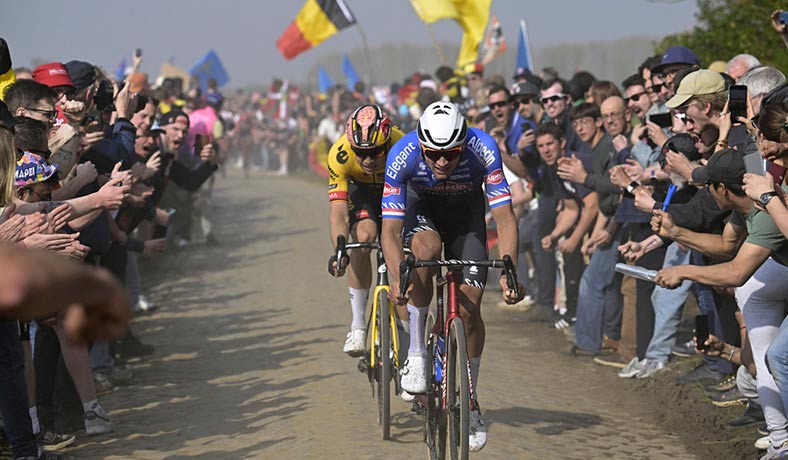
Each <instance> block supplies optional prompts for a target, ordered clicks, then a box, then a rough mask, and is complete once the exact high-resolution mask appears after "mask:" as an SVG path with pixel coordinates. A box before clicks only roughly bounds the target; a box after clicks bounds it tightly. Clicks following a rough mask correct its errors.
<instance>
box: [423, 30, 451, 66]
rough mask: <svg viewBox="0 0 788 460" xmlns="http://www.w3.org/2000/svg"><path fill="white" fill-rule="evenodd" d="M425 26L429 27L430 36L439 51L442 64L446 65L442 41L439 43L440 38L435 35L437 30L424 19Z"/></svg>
mask: <svg viewBox="0 0 788 460" xmlns="http://www.w3.org/2000/svg"><path fill="white" fill-rule="evenodd" d="M422 23H423V24H424V27H426V28H427V33H428V34H430V38H431V39H432V44H433V45H435V50H436V51H437V52H438V58H439V59H440V61H441V65H446V55H445V54H443V49H441V45H440V43H438V38H437V37H436V36H435V32H433V31H432V28H431V27H430V25H429V24H427V23H426V22H424V21H422Z"/></svg>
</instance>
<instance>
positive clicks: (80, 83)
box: [66, 61, 96, 89]
mask: <svg viewBox="0 0 788 460" xmlns="http://www.w3.org/2000/svg"><path fill="white" fill-rule="evenodd" d="M66 70H68V76H69V77H71V81H72V82H73V83H74V88H76V89H83V88H87V87H88V86H90V85H92V84H93V83H95V82H96V68H95V67H93V65H92V64H90V63H89V62H85V61H68V62H66Z"/></svg>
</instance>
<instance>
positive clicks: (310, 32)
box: [276, 0, 356, 60]
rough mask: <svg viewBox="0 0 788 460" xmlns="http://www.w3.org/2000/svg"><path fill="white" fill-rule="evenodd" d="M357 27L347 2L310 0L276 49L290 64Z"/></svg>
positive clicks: (277, 43)
mask: <svg viewBox="0 0 788 460" xmlns="http://www.w3.org/2000/svg"><path fill="white" fill-rule="evenodd" d="M355 23H356V18H355V16H353V13H352V12H351V11H350V8H348V6H347V4H346V3H345V2H344V0H307V1H306V3H305V4H304V6H303V7H302V8H301V11H299V12H298V15H297V16H296V18H295V19H294V20H293V22H292V23H291V24H290V26H289V27H288V28H287V29H286V30H285V32H284V33H283V34H282V36H281V37H279V40H277V41H276V47H277V48H279V51H281V52H282V55H283V56H284V57H285V59H287V60H290V59H293V58H294V57H296V56H298V55H299V54H301V53H303V52H304V51H306V50H308V49H310V48H312V47H314V46H316V45H318V44H319V43H320V42H322V41H323V40H325V39H327V38H328V37H330V36H332V35H334V34H335V33H337V31H339V30H342V29H344V28H346V27H349V26H352V25H353V24H355Z"/></svg>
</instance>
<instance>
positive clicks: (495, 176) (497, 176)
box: [484, 169, 503, 185]
mask: <svg viewBox="0 0 788 460" xmlns="http://www.w3.org/2000/svg"><path fill="white" fill-rule="evenodd" d="M484 181H485V182H486V183H488V184H490V185H498V184H500V183H501V182H502V181H503V171H501V170H500V169H496V170H495V171H493V172H491V173H490V174H489V175H487V178H486V179H485V180H484Z"/></svg>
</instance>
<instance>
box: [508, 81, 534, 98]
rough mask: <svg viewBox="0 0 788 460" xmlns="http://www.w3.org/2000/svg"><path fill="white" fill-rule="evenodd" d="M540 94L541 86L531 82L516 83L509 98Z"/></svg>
mask: <svg viewBox="0 0 788 460" xmlns="http://www.w3.org/2000/svg"><path fill="white" fill-rule="evenodd" d="M539 94H540V91H539V87H537V86H536V85H534V84H533V83H531V82H528V81H526V82H523V83H515V84H514V85H512V95H511V96H509V100H510V101H512V100H514V99H517V98H518V96H538V95H539Z"/></svg>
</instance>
